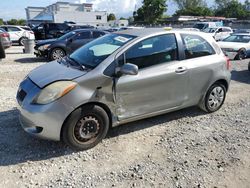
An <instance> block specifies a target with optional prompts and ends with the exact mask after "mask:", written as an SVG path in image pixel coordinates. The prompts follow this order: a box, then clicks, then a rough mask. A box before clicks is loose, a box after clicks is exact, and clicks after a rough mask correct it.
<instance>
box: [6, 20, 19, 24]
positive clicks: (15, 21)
mask: <svg viewBox="0 0 250 188" xmlns="http://www.w3.org/2000/svg"><path fill="white" fill-rule="evenodd" d="M7 24H8V25H18V24H17V19H11V20H9V21H7Z"/></svg>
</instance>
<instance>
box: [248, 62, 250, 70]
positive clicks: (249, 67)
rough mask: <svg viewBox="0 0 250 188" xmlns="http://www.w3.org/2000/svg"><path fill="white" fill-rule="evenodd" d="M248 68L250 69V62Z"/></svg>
mask: <svg viewBox="0 0 250 188" xmlns="http://www.w3.org/2000/svg"><path fill="white" fill-rule="evenodd" d="M248 70H249V71H250V62H249V63H248Z"/></svg>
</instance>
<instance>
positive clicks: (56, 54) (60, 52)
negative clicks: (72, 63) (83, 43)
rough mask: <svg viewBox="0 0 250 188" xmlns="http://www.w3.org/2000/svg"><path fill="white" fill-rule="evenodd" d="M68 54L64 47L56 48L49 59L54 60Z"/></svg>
mask: <svg viewBox="0 0 250 188" xmlns="http://www.w3.org/2000/svg"><path fill="white" fill-rule="evenodd" d="M64 56H66V52H65V51H64V50H63V49H62V48H54V49H52V50H51V52H50V54H49V60H51V61H54V60H57V59H60V58H63V57H64Z"/></svg>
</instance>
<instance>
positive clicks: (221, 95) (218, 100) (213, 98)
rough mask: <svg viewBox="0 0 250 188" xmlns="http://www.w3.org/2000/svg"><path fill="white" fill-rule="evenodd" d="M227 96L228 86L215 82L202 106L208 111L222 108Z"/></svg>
mask: <svg viewBox="0 0 250 188" xmlns="http://www.w3.org/2000/svg"><path fill="white" fill-rule="evenodd" d="M225 98H226V88H225V86H224V85H222V84H220V83H215V84H213V85H212V86H211V87H210V88H209V90H208V91H207V93H206V96H205V99H204V100H203V101H202V102H201V104H200V108H201V109H202V110H204V111H206V112H209V113H211V112H215V111H217V110H219V109H220V108H221V106H222V105H223V103H224V101H225Z"/></svg>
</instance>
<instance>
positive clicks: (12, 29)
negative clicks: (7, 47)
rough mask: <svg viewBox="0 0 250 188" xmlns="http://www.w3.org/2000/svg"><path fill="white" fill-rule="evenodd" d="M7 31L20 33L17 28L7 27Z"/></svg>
mask: <svg viewBox="0 0 250 188" xmlns="http://www.w3.org/2000/svg"><path fill="white" fill-rule="evenodd" d="M8 31H9V32H16V31H21V29H19V28H17V27H8Z"/></svg>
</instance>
